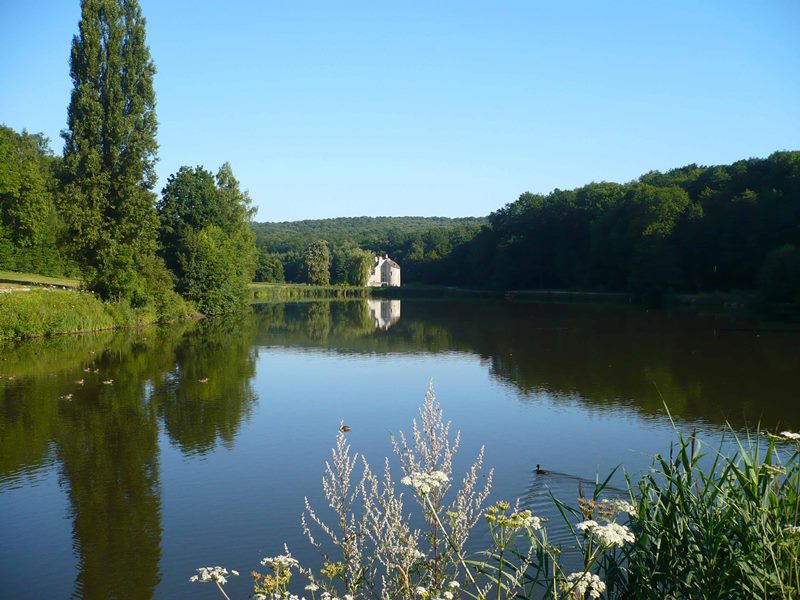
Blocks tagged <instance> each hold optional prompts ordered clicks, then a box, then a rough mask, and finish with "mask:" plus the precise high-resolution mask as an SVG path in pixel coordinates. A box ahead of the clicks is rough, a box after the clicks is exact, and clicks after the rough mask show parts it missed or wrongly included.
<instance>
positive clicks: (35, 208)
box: [0, 126, 78, 276]
mask: <svg viewBox="0 0 800 600" xmlns="http://www.w3.org/2000/svg"><path fill="white" fill-rule="evenodd" d="M58 164H59V159H57V158H54V157H53V156H52V153H51V151H50V148H49V145H48V140H47V138H45V137H44V136H43V135H42V134H29V133H27V132H26V131H23V132H22V133H16V132H15V131H14V130H12V129H10V128H8V127H5V126H0V268H3V269H8V270H15V271H26V272H35V273H42V274H47V275H54V276H59V275H74V274H78V268H77V265H76V264H75V263H74V262H73V261H72V260H71V259H70V257H69V253H68V252H65V250H66V247H67V244H66V240H65V239H64V225H63V223H62V221H61V219H60V217H59V215H58V213H57V211H56V208H55V201H54V195H55V192H56V178H55V176H54V171H55V169H56V168H57V166H58Z"/></svg>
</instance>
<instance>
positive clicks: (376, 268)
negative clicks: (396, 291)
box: [367, 254, 400, 287]
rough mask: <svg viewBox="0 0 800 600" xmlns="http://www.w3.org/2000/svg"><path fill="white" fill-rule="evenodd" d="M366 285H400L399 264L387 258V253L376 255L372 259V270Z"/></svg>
mask: <svg viewBox="0 0 800 600" xmlns="http://www.w3.org/2000/svg"><path fill="white" fill-rule="evenodd" d="M367 285H369V286H373V287H381V286H389V287H400V265H398V264H397V263H396V262H394V261H393V260H392V259H391V258H389V255H388V254H385V255H383V256H376V257H375V260H373V261H372V271H371V272H370V274H369V279H368V280H367Z"/></svg>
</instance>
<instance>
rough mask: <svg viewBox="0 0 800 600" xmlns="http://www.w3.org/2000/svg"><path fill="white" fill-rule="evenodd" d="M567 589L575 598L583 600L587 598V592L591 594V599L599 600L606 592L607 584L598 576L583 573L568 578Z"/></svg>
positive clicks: (570, 575) (571, 574)
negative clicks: (597, 599)
mask: <svg viewBox="0 0 800 600" xmlns="http://www.w3.org/2000/svg"><path fill="white" fill-rule="evenodd" d="M567 587H568V589H569V590H570V591H571V592H572V596H573V597H574V598H581V599H583V598H584V597H585V596H586V592H589V597H591V598H599V597H600V594H602V593H603V592H604V591H606V584H605V583H603V582H602V581H601V580H600V578H599V577H598V576H597V575H594V574H593V573H584V572H581V571H579V572H577V573H570V574H569V575H568V576H567Z"/></svg>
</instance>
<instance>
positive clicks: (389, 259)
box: [386, 258, 400, 269]
mask: <svg viewBox="0 0 800 600" xmlns="http://www.w3.org/2000/svg"><path fill="white" fill-rule="evenodd" d="M386 262H387V263H389V266H390V267H394V268H395V269H399V268H400V265H398V264H397V263H396V262H394V261H393V260H392V259H391V258H387V259H386Z"/></svg>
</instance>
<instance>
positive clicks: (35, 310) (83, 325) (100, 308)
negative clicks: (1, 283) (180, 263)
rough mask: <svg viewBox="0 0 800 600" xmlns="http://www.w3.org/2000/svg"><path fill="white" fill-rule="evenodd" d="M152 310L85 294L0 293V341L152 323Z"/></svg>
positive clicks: (59, 292) (43, 292)
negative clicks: (135, 307)
mask: <svg viewBox="0 0 800 600" xmlns="http://www.w3.org/2000/svg"><path fill="white" fill-rule="evenodd" d="M157 319H158V315H157V314H156V310H155V308H153V307H144V308H137V309H134V308H131V306H130V305H129V304H127V303H125V302H120V303H116V302H103V301H101V300H99V299H98V298H96V297H95V296H94V295H92V294H90V293H87V292H78V291H72V290H48V289H34V290H31V291H29V292H19V293H10V294H0V341H7V340H20V339H24V338H29V337H38V336H50V335H57V334H63V333H79V332H86V331H100V330H104V329H113V328H115V327H131V326H135V325H143V324H146V323H154V322H156V321H157Z"/></svg>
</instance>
